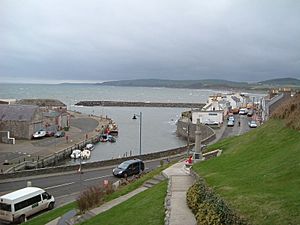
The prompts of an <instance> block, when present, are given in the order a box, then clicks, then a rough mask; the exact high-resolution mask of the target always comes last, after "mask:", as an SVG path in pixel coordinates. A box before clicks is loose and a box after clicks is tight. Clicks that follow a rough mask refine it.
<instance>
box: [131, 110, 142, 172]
mask: <svg viewBox="0 0 300 225" xmlns="http://www.w3.org/2000/svg"><path fill="white" fill-rule="evenodd" d="M136 117H139V118H140V154H139V155H140V156H141V155H142V112H140V114H133V117H132V119H133V120H136ZM139 172H141V163H139Z"/></svg>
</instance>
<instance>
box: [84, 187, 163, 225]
mask: <svg viewBox="0 0 300 225" xmlns="http://www.w3.org/2000/svg"><path fill="white" fill-rule="evenodd" d="M166 193H167V181H163V182H160V183H159V184H157V185H155V186H154V187H152V188H150V189H148V190H146V191H144V192H141V193H139V194H138V195H136V196H134V197H132V198H130V199H129V200H127V201H125V202H123V203H121V204H120V205H117V206H115V207H114V208H112V209H110V210H108V211H106V212H104V213H101V214H99V215H97V216H95V217H93V218H92V219H90V220H88V221H86V222H84V223H81V225H92V224H95V225H96V224H97V225H101V224H103V225H116V224H122V225H127V224H128V225H141V224H143V225H151V224H153V225H160V224H161V225H163V224H164V218H165V208H164V201H165V196H166Z"/></svg>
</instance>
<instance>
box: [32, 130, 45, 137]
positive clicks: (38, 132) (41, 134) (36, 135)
mask: <svg viewBox="0 0 300 225" xmlns="http://www.w3.org/2000/svg"><path fill="white" fill-rule="evenodd" d="M46 134H47V133H46V131H45V130H39V131H37V132H35V133H34V134H33V135H32V138H34V139H37V138H43V137H45V136H46Z"/></svg>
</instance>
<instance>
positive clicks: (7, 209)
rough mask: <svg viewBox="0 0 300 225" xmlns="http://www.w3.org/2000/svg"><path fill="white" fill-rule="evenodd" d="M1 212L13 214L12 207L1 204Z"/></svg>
mask: <svg viewBox="0 0 300 225" xmlns="http://www.w3.org/2000/svg"><path fill="white" fill-rule="evenodd" d="M0 210H3V211H7V212H11V205H8V204H5V203H0Z"/></svg>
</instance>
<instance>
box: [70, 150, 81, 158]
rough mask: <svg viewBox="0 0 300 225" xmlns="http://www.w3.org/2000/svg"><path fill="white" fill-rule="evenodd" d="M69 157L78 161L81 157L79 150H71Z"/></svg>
mask: <svg viewBox="0 0 300 225" xmlns="http://www.w3.org/2000/svg"><path fill="white" fill-rule="evenodd" d="M70 157H71V158H72V159H79V158H80V157H81V150H80V149H75V150H73V151H72V153H71V155H70Z"/></svg>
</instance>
